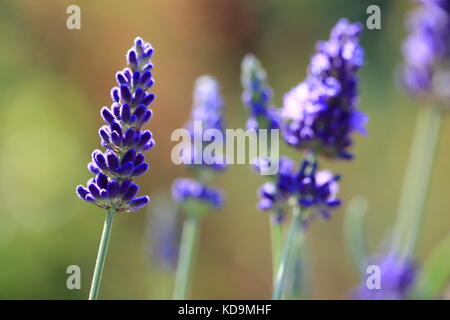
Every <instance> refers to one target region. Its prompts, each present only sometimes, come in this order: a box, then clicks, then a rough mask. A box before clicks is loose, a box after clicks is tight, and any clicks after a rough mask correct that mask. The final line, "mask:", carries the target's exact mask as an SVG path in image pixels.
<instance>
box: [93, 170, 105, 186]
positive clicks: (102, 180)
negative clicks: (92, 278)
mask: <svg viewBox="0 0 450 320" xmlns="http://www.w3.org/2000/svg"><path fill="white" fill-rule="evenodd" d="M95 183H96V184H97V185H98V186H99V187H100V188H102V189H106V187H107V186H108V177H107V176H106V175H104V174H103V173H101V172H100V173H99V174H98V175H97V176H96V178H95Z"/></svg>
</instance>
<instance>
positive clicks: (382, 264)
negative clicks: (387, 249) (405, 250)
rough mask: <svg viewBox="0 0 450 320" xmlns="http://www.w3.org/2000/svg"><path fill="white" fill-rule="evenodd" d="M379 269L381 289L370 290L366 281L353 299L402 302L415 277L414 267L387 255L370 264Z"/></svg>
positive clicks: (406, 261)
mask: <svg viewBox="0 0 450 320" xmlns="http://www.w3.org/2000/svg"><path fill="white" fill-rule="evenodd" d="M371 264H372V265H376V266H378V267H379V268H380V284H381V288H379V289H377V290H373V289H372V290H371V289H369V288H368V287H367V283H366V280H364V281H363V283H362V284H361V286H360V287H359V288H358V289H357V290H356V292H355V297H356V298H358V299H361V300H403V299H405V298H407V297H408V293H409V291H410V289H411V288H412V287H413V285H414V283H415V280H416V278H417V277H416V276H417V267H416V265H415V264H414V263H413V262H412V261H411V260H408V259H406V258H401V257H399V256H398V255H397V254H387V255H384V256H381V257H379V258H378V259H376V261H374V263H371Z"/></svg>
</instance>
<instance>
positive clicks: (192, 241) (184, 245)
mask: <svg viewBox="0 0 450 320" xmlns="http://www.w3.org/2000/svg"><path fill="white" fill-rule="evenodd" d="M198 226H199V222H198V218H197V217H194V216H188V217H187V219H186V221H185V222H184V225H183V234H182V236H181V247H180V255H179V258H178V265H177V273H176V275H175V289H174V293H173V298H174V299H175V300H184V299H186V297H187V296H188V293H189V286H190V282H191V278H192V270H193V264H194V255H195V251H196V245H197V237H198Z"/></svg>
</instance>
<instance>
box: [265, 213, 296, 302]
mask: <svg viewBox="0 0 450 320" xmlns="http://www.w3.org/2000/svg"><path fill="white" fill-rule="evenodd" d="M301 226H302V214H301V209H300V207H299V206H294V207H293V217H292V222H291V226H290V228H289V232H288V235H287V238H286V242H285V244H284V247H283V254H282V256H281V261H280V264H279V267H278V271H277V275H276V280H275V288H274V291H273V296H272V298H273V300H281V299H282V296H283V288H284V285H285V280H286V275H287V273H288V272H287V271H288V268H289V267H290V265H291V261H292V259H291V258H292V256H293V255H294V249H295V248H296V246H295V242H296V238H297V237H298V236H299V234H298V233H299V232H300V231H301Z"/></svg>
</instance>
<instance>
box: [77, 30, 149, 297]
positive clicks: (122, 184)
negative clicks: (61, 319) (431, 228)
mask: <svg viewBox="0 0 450 320" xmlns="http://www.w3.org/2000/svg"><path fill="white" fill-rule="evenodd" d="M152 55H153V48H152V46H151V45H150V44H149V43H147V42H145V41H144V40H142V39H141V38H139V37H138V38H136V39H135V42H134V46H133V47H132V48H131V49H130V50H129V51H128V53H127V62H128V68H125V69H124V70H122V71H120V72H118V73H117V74H116V80H117V83H118V86H117V87H114V88H113V89H112V91H111V97H112V100H113V103H112V105H111V107H110V108H107V107H103V108H102V110H101V115H102V118H103V120H104V121H105V123H106V125H104V126H103V127H101V128H100V130H99V135H100V138H101V144H102V146H103V147H104V148H105V149H106V150H105V151H104V152H102V151H100V150H94V152H93V153H92V161H91V162H90V163H89V164H88V168H89V170H90V171H91V172H92V174H94V175H95V177H94V178H92V179H90V180H89V181H88V183H87V187H84V186H81V185H80V186H78V187H77V194H78V196H79V197H80V198H81V199H82V200H85V201H87V202H90V203H92V204H95V205H96V206H98V207H100V208H102V209H106V210H107V215H106V220H105V224H104V227H103V233H102V236H101V240H100V247H99V251H98V256H97V260H96V264H95V269H94V276H93V279H92V285H91V291H90V293H89V299H90V300H95V299H97V297H98V293H99V289H100V281H101V276H102V272H103V267H104V264H105V259H106V253H107V250H108V243H109V238H110V234H111V228H112V223H113V218H114V215H115V214H117V213H129V212H133V211H136V210H138V209H140V208H142V207H144V206H145V205H147V203H148V202H149V200H150V199H149V197H148V196H137V194H138V192H139V187H138V185H137V184H136V183H135V182H134V179H135V178H136V177H138V176H141V175H143V174H144V173H145V172H146V171H147V169H148V164H147V163H146V162H145V157H144V154H143V152H145V151H148V150H150V149H151V148H152V147H153V146H154V144H155V142H154V140H153V138H152V133H151V132H150V131H149V130H143V129H142V126H143V125H145V124H146V123H147V122H148V121H149V120H150V119H151V117H152V111H151V110H150V109H149V105H150V104H151V103H152V102H153V100H154V99H155V95H154V94H153V93H147V91H148V90H149V89H150V88H151V87H152V86H153V83H154V81H153V78H152V72H151V69H152V67H153V65H152V63H151V61H150V58H151V57H152Z"/></svg>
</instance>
